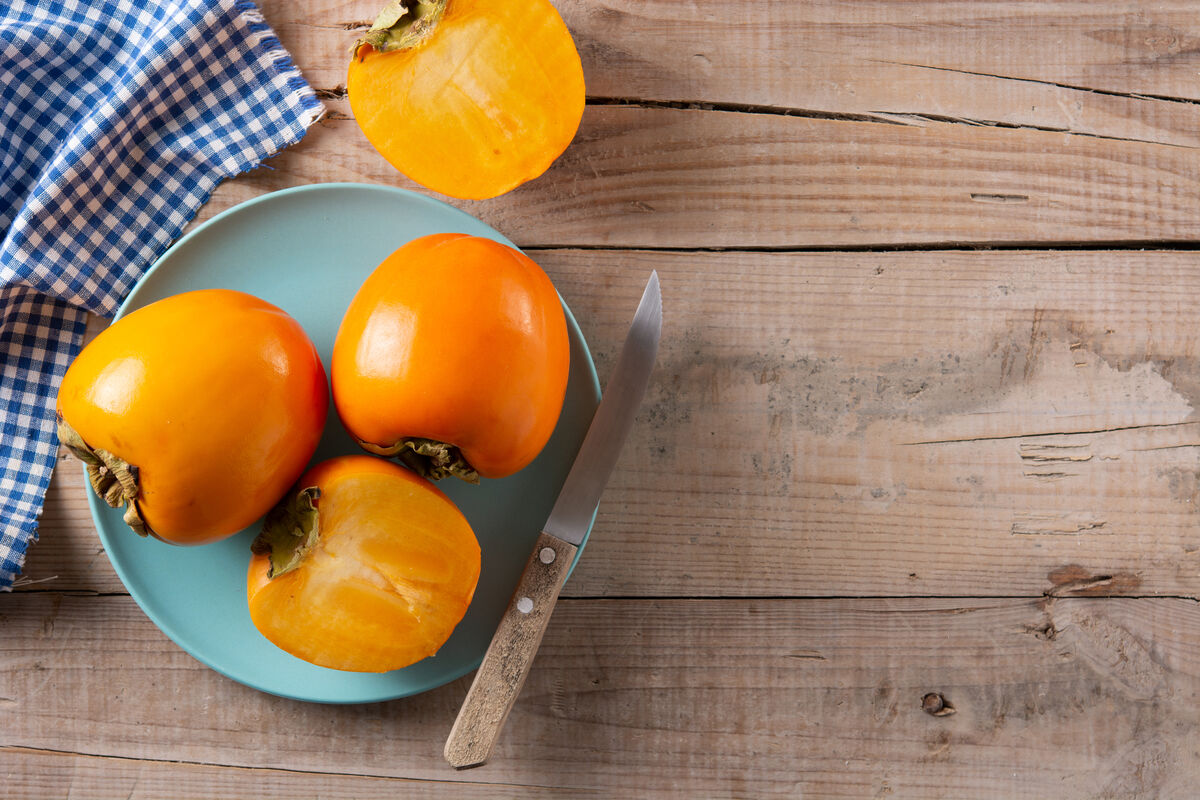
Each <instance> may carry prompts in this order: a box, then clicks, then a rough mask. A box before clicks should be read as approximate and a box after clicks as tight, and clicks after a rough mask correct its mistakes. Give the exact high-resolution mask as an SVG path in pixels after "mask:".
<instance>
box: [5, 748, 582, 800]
mask: <svg viewBox="0 0 1200 800" xmlns="http://www.w3.org/2000/svg"><path fill="white" fill-rule="evenodd" d="M0 752H12V753H44V754H51V755H63V756H78V757H80V758H96V759H102V760H103V759H112V760H114V761H124V762H134V763H147V764H182V765H186V766H191V767H212V768H217V769H227V770H238V771H242V772H248V773H285V774H289V775H328V776H331V777H335V778H364V779H373V780H382V781H389V782H395V783H408V782H411V783H426V784H445V785H458V786H471V787H476V786H480V787H482V786H495V787H497V788H513V789H551V790H561V789H571V790H572V791H576V790H578V791H588V790H587V789H586V788H585V787H571V786H566V785H560V784H541V783H503V782H496V781H455V780H447V779H445V778H417V777H409V776H397V775H380V774H375V773H368V772H342V771H328V770H317V769H299V768H297V767H252V766H245V765H242V764H222V763H220V762H219V761H203V760H197V759H167V758H149V757H146V756H123V755H115V754H108V753H89V752H87V751H85V750H70V749H57V748H51V747H29V746H26V745H19V744H4V745H0Z"/></svg>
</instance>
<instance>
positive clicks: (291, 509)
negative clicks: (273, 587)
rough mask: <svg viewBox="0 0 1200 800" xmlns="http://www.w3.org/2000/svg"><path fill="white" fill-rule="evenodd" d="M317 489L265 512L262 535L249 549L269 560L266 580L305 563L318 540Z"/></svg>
mask: <svg viewBox="0 0 1200 800" xmlns="http://www.w3.org/2000/svg"><path fill="white" fill-rule="evenodd" d="M320 496H321V490H320V489H318V488H317V487H316V486H310V487H308V488H307V489H301V490H300V491H298V492H294V493H291V494H288V495H286V496H285V497H284V498H283V499H282V500H280V501H279V502H278V503H276V504H275V507H274V508H272V509H271V510H270V511H268V512H267V516H266V518H265V519H264V520H263V526H262V531H261V532H260V533H259V534H258V536H257V537H256V538H255V540H254V543H253V544H251V545H250V550H251V552H253V553H255V554H256V555H266V556H270V558H271V566H270V568H269V569H268V570H267V577H268V578H277V577H279V576H280V575H283V574H285V573H288V572H291V571H292V570H294V569H295V568H296V567H298V566H300V565H301V564H302V563H304V559H305V557H306V556H307V555H308V553H309V551H310V550H312V549H313V547H315V546H316V544H317V540H318V538H320V531H319V528H320V526H319V522H320V514H319V513H318V512H317V498H319V497H320Z"/></svg>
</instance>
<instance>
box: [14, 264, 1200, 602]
mask: <svg viewBox="0 0 1200 800" xmlns="http://www.w3.org/2000/svg"><path fill="white" fill-rule="evenodd" d="M534 255H535V256H536V258H537V260H538V261H539V262H540V263H541V264H543V265H544V266H545V268H546V269H547V271H548V272H549V274H550V275H551V277H552V278H553V279H554V281H555V282H556V284H557V285H558V287H559V289H560V291H561V292H562V294H563V296H564V297H565V298H566V299H567V302H568V304H569V305H571V306H572V308H573V310H574V312H575V314H576V316H577V317H578V319H579V320H580V324H581V326H582V328H583V332H584V334H585V336H586V338H587V340H588V341H589V342H590V343H591V347H592V350H593V353H594V355H595V358H596V361H597V364H598V369H599V372H600V375H601V378H602V380H605V379H607V375H608V371H609V370H610V369H611V366H612V363H613V360H614V359H615V356H616V353H617V350H618V348H619V345H620V342H621V341H622V339H623V337H624V335H625V330H626V326H627V325H628V322H629V318H630V316H631V313H632V309H633V308H634V306H635V305H636V302H637V297H638V294H639V292H640V291H641V287H642V285H643V283H644V280H645V276H646V275H647V274H648V273H649V271H650V270H651V269H657V270H658V271H659V274H660V276H661V277H662V284H663V293H664V305H665V326H664V339H663V344H662V349H661V351H660V355H659V367H658V370H657V372H656V374H655V376H654V378H653V379H652V383H651V387H650V390H649V394H648V397H647V400H646V404H645V407H644V408H643V410H642V413H641V415H640V418H639V421H638V424H637V425H636V426H635V428H634V432H633V435H632V439H631V441H630V442H629V443H628V444H627V446H626V449H625V451H624V453H623V456H622V460H621V463H620V464H619V466H618V468H617V471H616V473H615V475H614V476H613V479H612V482H611V484H610V485H609V487H608V490H607V493H606V494H605V497H604V500H603V502H602V503H601V506H600V513H599V517H598V519H597V522H596V527H595V531H594V535H593V536H592V539H591V541H590V542H589V544H588V547H587V550H586V552H585V553H584V557H583V560H582V561H581V563H580V566H579V569H578V570H576V572H575V574H574V576H573V577H572V578H571V580H570V581H568V583H567V585H566V587H565V594H566V595H568V596H576V597H578V596H603V595H616V596H626V595H636V596H653V595H658V596H689V595H702V596H747V595H768V596H774V595H784V596H792V595H804V596H847V595H848V596H878V595H906V594H919V595H951V596H966V595H1005V596H1037V595H1041V594H1042V593H1044V592H1055V593H1060V594H1061V593H1071V592H1076V593H1077V592H1081V591H1082V592H1087V593H1092V594H1096V593H1101V594H1124V595H1130V594H1133V595H1138V594H1156V593H1162V594H1169V595H1186V596H1196V595H1197V594H1200V549H1198V547H1197V542H1196V537H1195V526H1196V519H1197V517H1196V515H1197V513H1200V424H1197V423H1196V421H1195V411H1194V409H1195V408H1196V407H1197V404H1200V356H1198V355H1197V354H1198V352H1200V348H1198V337H1200V334H1198V333H1197V331H1200V310H1198V307H1197V305H1196V304H1195V303H1192V302H1190V300H1189V298H1191V297H1193V296H1194V295H1195V293H1196V287H1197V286H1200V253H1195V252H1152V253H1140V252H1041V253H1029V252H1026V253H1015V252H939V253H920V252H915V253H908V252H897V253H859V254H853V253H851V254H845V253H841V254H838V253H776V254H767V253H651V252H634V251H611V252H610V251H577V250H549V251H538V252H535V253H534ZM27 576H28V578H29V579H30V580H34V581H45V582H44V583H36V584H33V586H32V587H31V588H35V589H45V588H55V589H60V590H90V591H100V592H112V591H121V585H120V583H119V581H117V579H116V576H115V575H114V574H113V573H112V571H111V568H110V567H109V566H108V564H107V560H106V559H105V558H104V556H103V555H102V553H101V550H100V546H99V542H98V540H97V539H96V537H95V533H94V532H93V531H92V526H91V522H90V518H89V517H88V514H87V507H86V503H85V502H84V494H83V484H82V478H81V476H80V474H79V470H78V469H77V468H76V467H75V465H74V464H73V463H72V464H70V465H69V466H68V467H67V468H65V469H60V470H58V471H57V472H56V475H55V478H54V482H53V484H52V488H51V491H50V494H49V497H48V500H47V504H46V511H45V515H44V517H43V523H42V541H41V543H39V544H37V545H35V546H34V547H33V548H32V549H31V555H30V557H29V562H28V565H27ZM53 576H58V577H57V579H56V580H47V579H50V578H53Z"/></svg>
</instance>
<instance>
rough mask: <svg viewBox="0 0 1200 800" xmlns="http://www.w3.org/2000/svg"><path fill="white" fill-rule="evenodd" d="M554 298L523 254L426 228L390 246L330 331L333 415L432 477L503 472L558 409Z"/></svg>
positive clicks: (522, 458)
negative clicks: (392, 249)
mask: <svg viewBox="0 0 1200 800" xmlns="http://www.w3.org/2000/svg"><path fill="white" fill-rule="evenodd" d="M569 367H570V342H569V340H568V338H567V324H566V316H565V314H564V312H563V308H562V301H561V300H560V299H559V297H558V293H557V292H556V291H555V289H554V285H553V284H552V283H551V281H550V278H549V277H547V275H546V273H545V272H543V271H542V269H541V267H539V266H538V265H537V264H536V263H534V262H533V260H531V259H530V258H529V257H528V256H526V255H524V254H523V253H521V252H519V251H517V250H514V249H513V248H511V247H507V246H505V245H503V244H500V243H498V242H494V241H492V240H491V239H484V238H480V237H477V236H468V235H466V234H459V233H450V234H434V235H431V236H425V237H422V238H420V239H415V240H413V241H412V242H410V243H408V244H406V245H404V246H403V247H401V248H400V249H399V250H397V251H396V252H394V253H392V255H390V256H389V257H388V258H387V259H385V260H384V262H383V263H382V264H380V265H379V266H378V267H377V268H376V269H375V270H374V272H372V274H371V275H370V276H369V277H368V278H367V280H366V281H365V282H364V283H363V285H362V287H361V288H360V289H359V291H358V293H357V294H356V295H355V297H354V299H353V300H352V301H351V303H350V306H349V308H348V309H347V310H346V314H345V316H344V317H343V319H342V323H341V326H340V328H339V329H338V334H337V339H336V341H335V342H334V347H333V360H332V363H331V367H330V372H331V376H332V383H333V397H334V403H335V404H336V406H337V410H338V413H339V415H340V416H341V419H342V422H343V424H345V426H346V428H347V430H348V431H349V432H350V434H351V435H352V436H354V437H355V438H356V439H357V440H358V441H359V442H360V444H362V445H363V446H364V447H366V448H367V449H369V450H371V451H372V452H375V453H377V454H381V455H395V456H397V457H400V458H402V459H404V460H405V461H406V463H408V464H409V465H410V466H412V467H413V468H414V469H417V470H418V471H420V472H422V474H425V475H427V476H428V477H431V478H440V477H444V476H445V475H449V474H454V475H458V476H459V477H463V478H467V479H473V478H475V477H476V476H477V475H481V476H483V477H485V478H502V477H505V476H507V475H511V474H513V473H514V472H517V471H518V470H520V469H522V468H523V467H525V466H526V465H527V464H529V463H530V462H531V461H533V459H534V458H535V457H536V456H537V455H538V453H540V452H541V450H542V448H543V447H545V444H546V442H547V441H548V440H549V438H550V435H551V434H552V433H553V431H554V426H555V424H556V423H557V422H558V417H559V414H560V412H561V411H562V404H563V397H564V395H565V393H566V388H567V378H568V371H569Z"/></svg>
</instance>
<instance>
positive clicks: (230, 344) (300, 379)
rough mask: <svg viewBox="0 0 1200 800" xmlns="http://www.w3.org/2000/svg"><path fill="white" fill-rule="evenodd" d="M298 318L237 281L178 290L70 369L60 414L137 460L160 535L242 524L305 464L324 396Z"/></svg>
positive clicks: (203, 535)
mask: <svg viewBox="0 0 1200 800" xmlns="http://www.w3.org/2000/svg"><path fill="white" fill-rule="evenodd" d="M328 392H329V390H328V382H327V380H326V377H325V369H324V367H323V366H322V364H321V359H320V357H319V356H318V355H317V351H316V348H315V347H314V346H313V344H312V341H311V340H310V339H309V338H308V336H307V334H305V332H304V330H303V329H302V328H301V327H300V324H299V323H298V322H296V320H294V319H293V318H292V317H290V316H288V315H287V314H286V313H284V312H283V311H282V310H281V309H279V308H276V307H275V306H273V305H271V304H269V303H267V302H265V301H263V300H260V299H258V298H257V297H254V296H252V295H249V294H245V293H243V292H236V291H231V290H225V289H206V290H199V291H193V292H185V293H183V294H178V295H174V296H171V297H168V298H165V299H163V300H159V301H158V302H156V303H152V304H150V305H148V306H145V307H144V308H141V309H139V310H137V311H134V312H132V313H131V314H129V315H127V316H125V317H123V318H121V319H120V320H118V321H117V322H116V323H114V324H113V325H112V326H110V327H109V328H108V329H106V330H105V331H103V332H101V333H100V335H99V336H97V337H96V338H95V340H93V341H92V342H91V343H90V344H89V345H88V346H87V347H85V348H84V349H83V351H82V352H81V353H80V354H79V356H78V357H77V358H76V359H75V361H74V362H73V363H72V364H71V367H70V368H69V369H68V370H67V373H66V375H65V376H64V378H63V382H62V387H61V389H60V390H59V395H58V412H59V414H61V415H62V417H63V419H64V420H66V422H67V423H68V424H69V425H70V426H71V427H72V428H74V429H75V430H76V431H77V432H78V433H79V434H80V436H82V437H83V440H84V441H85V442H87V443H88V445H90V446H91V447H92V448H93V449H95V448H102V449H105V450H108V451H110V452H112V453H114V454H116V455H117V456H119V457H120V458H121V459H123V460H125V461H126V462H128V463H130V464H133V465H134V466H136V467H137V468H138V482H139V486H140V492H139V495H138V500H137V505H138V509H139V511H140V512H141V515H142V518H143V519H144V520H145V522H146V523H147V524H148V525H149V527H150V528H151V530H152V531H153V532H154V534H155V535H156V536H157V537H158V538H160V539H162V540H164V541H167V542H171V543H173V544H189V545H190V544H204V543H206V542H211V541H216V540H218V539H223V538H225V537H227V536H230V535H232V534H234V533H237V532H238V531H240V530H242V529H243V528H245V527H247V526H249V525H250V524H251V523H253V522H254V521H255V520H257V519H258V518H259V517H261V516H262V515H263V514H264V513H266V512H267V510H268V509H270V508H271V506H272V505H273V504H274V503H275V501H277V500H278V499H279V497H280V496H281V495H282V494H283V493H284V492H285V491H286V490H287V488H288V487H289V486H291V484H292V483H293V482H294V481H295V480H296V477H297V476H298V475H299V474H300V473H301V472H303V470H304V467H305V466H306V465H307V464H308V461H309V459H310V458H312V454H313V452H314V450H315V449H316V446H317V442H318V440H319V439H320V436H321V431H322V428H323V427H324V424H325V416H326V412H327V410H328V406H329V395H328Z"/></svg>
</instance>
